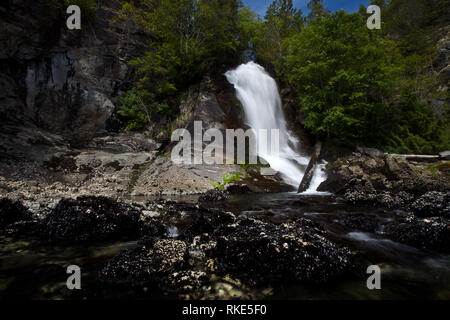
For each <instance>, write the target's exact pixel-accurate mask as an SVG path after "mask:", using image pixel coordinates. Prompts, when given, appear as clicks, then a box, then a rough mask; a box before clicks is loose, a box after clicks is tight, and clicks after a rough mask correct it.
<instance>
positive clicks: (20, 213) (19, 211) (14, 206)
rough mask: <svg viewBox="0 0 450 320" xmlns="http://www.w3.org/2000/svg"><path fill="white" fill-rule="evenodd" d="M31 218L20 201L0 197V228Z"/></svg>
mask: <svg viewBox="0 0 450 320" xmlns="http://www.w3.org/2000/svg"><path fill="white" fill-rule="evenodd" d="M31 220H32V216H31V213H30V212H29V211H28V209H27V208H25V207H24V206H23V205H22V204H21V203H20V202H14V201H12V200H10V199H7V198H3V199H0V229H3V228H5V227H7V226H8V225H11V224H14V223H18V222H25V221H31Z"/></svg>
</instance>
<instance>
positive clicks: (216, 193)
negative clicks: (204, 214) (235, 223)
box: [198, 189, 229, 203]
mask: <svg viewBox="0 0 450 320" xmlns="http://www.w3.org/2000/svg"><path fill="white" fill-rule="evenodd" d="M228 199H229V195H228V192H226V191H223V190H219V189H213V190H209V191H207V192H205V193H204V194H202V195H201V196H200V198H199V199H198V202H199V203H202V202H220V201H226V200H228Z"/></svg>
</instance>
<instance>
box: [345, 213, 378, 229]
mask: <svg viewBox="0 0 450 320" xmlns="http://www.w3.org/2000/svg"><path fill="white" fill-rule="evenodd" d="M339 223H340V224H342V225H344V226H346V227H347V228H349V229H351V230H358V231H361V232H370V233H375V232H376V231H377V229H378V228H379V226H380V225H381V223H382V221H381V220H380V219H378V218H377V217H371V216H367V215H365V214H354V215H345V216H343V217H342V218H341V219H339Z"/></svg>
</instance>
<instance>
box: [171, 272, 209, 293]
mask: <svg viewBox="0 0 450 320" xmlns="http://www.w3.org/2000/svg"><path fill="white" fill-rule="evenodd" d="M209 279H210V277H209V275H208V274H207V273H206V272H203V271H192V270H187V271H180V272H174V273H172V274H171V275H169V277H167V278H166V279H164V281H163V285H164V287H165V289H166V290H168V291H174V292H177V293H192V292H196V291H198V290H200V289H201V288H203V287H204V286H206V285H207V284H208V282H209Z"/></svg>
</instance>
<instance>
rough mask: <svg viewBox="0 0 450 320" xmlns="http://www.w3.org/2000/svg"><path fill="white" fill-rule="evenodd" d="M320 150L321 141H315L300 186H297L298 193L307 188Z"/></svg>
mask: <svg viewBox="0 0 450 320" xmlns="http://www.w3.org/2000/svg"><path fill="white" fill-rule="evenodd" d="M321 151H322V142H318V143H316V145H315V147H314V153H313V155H312V157H311V160H310V161H309V164H308V167H307V168H306V171H305V175H304V176H303V179H302V182H301V183H300V187H299V188H298V193H302V192H305V191H306V190H308V188H309V185H310V184H311V180H312V178H313V177H314V171H315V170H316V166H317V160H318V159H319V156H320V152H321Z"/></svg>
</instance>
